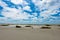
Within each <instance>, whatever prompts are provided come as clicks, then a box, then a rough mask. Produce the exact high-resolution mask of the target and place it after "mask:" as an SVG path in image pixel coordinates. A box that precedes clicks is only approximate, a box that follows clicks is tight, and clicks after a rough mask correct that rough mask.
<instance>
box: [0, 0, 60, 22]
mask: <svg viewBox="0 0 60 40" xmlns="http://www.w3.org/2000/svg"><path fill="white" fill-rule="evenodd" d="M10 1H11V2H12V3H13V4H15V5H16V6H17V5H21V6H22V8H21V7H20V6H17V7H18V9H16V8H10V7H8V5H7V4H6V3H5V2H3V1H2V0H0V6H2V7H3V8H4V9H3V11H2V15H3V16H4V19H5V18H7V19H6V20H8V18H11V20H10V19H9V20H10V22H11V21H13V20H15V21H14V22H16V20H20V21H18V22H21V20H22V21H24V23H25V22H27V23H29V22H31V23H44V21H46V23H47V22H48V23H49V22H51V21H57V20H56V19H58V18H60V17H54V16H52V15H54V14H58V12H60V10H58V8H60V0H32V3H33V4H34V5H35V6H36V7H38V9H39V11H40V13H39V15H38V13H37V12H36V10H35V11H34V10H33V11H34V12H32V9H31V6H29V5H32V4H30V3H27V2H26V1H25V0H19V1H18V0H10ZM32 7H33V6H32ZM24 10H27V11H29V12H30V13H32V14H30V13H28V12H24ZM37 16H38V17H37ZM51 18H52V19H51ZM54 19H55V20H54ZM0 20H1V18H0ZM26 20H27V21H26ZM58 20H60V19H58ZM57 23H58V22H57Z"/></svg>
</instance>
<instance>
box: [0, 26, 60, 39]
mask: <svg viewBox="0 0 60 40" xmlns="http://www.w3.org/2000/svg"><path fill="white" fill-rule="evenodd" d="M0 40H60V29H23V28H21V29H20V28H1V27H0Z"/></svg>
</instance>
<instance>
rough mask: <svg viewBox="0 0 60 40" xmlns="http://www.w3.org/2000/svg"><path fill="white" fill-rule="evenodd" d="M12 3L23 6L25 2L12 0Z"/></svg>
mask: <svg viewBox="0 0 60 40" xmlns="http://www.w3.org/2000/svg"><path fill="white" fill-rule="evenodd" d="M11 2H12V3H14V4H22V3H23V0H11Z"/></svg>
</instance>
